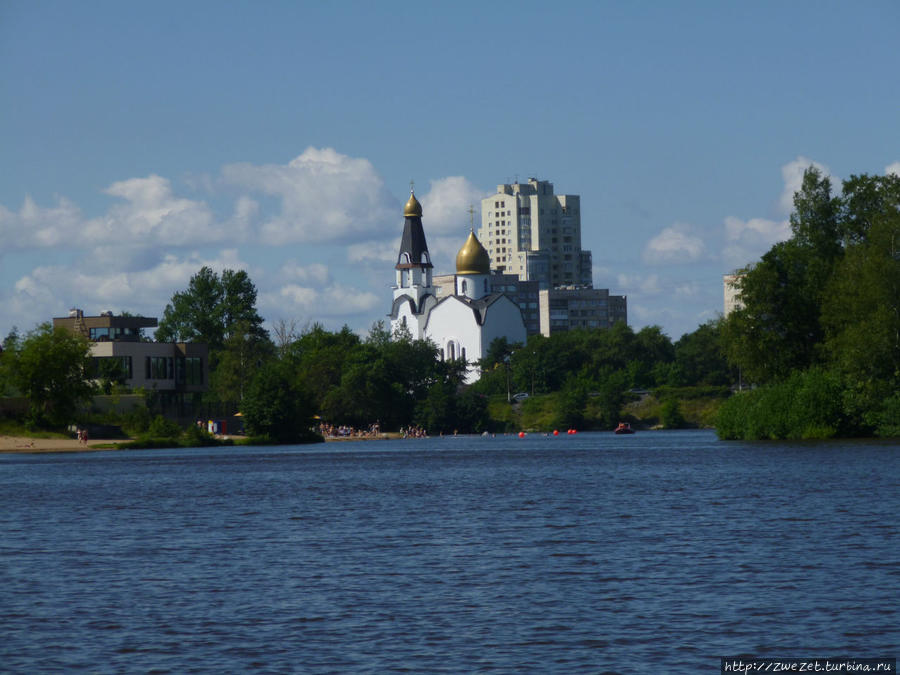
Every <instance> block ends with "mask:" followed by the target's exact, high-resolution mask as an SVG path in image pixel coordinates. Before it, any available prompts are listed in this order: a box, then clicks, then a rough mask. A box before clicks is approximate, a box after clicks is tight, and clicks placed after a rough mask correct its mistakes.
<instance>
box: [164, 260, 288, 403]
mask: <svg viewBox="0 0 900 675" xmlns="http://www.w3.org/2000/svg"><path fill="white" fill-rule="evenodd" d="M262 324H263V319H262V317H261V316H260V315H259V314H258V312H257V311H256V287H255V286H254V285H253V282H252V281H251V280H250V277H249V276H248V275H247V273H246V272H245V271H243V270H228V269H226V270H224V271H223V272H222V276H221V277H220V276H219V275H218V274H216V273H215V272H214V271H213V270H212V269H211V268H209V267H202V268H201V269H200V271H199V272H197V274H195V275H194V276H193V277H191V280H190V283H189V285H188V288H187V290H185V291H180V292H178V293H175V294H174V295H173V296H172V301H171V302H170V303H169V304H168V305H166V309H165V311H164V312H163V317H162V319H160V322H159V327H158V328H157V329H156V336H155V337H156V340H157V341H159V342H205V343H206V344H207V345H208V346H209V350H210V356H209V367H210V379H211V390H210V394H209V397H211V398H213V399H215V400H218V401H240V400H241V398H242V396H243V393H244V388H245V387H246V386H247V384H248V383H249V382H250V380H251V379H252V378H253V375H254V374H255V373H256V371H257V370H258V369H259V368H260V367H261V366H262V364H263V363H264V362H265V361H266V360H267V359H268V358H270V357H271V356H272V355H273V354H274V351H275V347H274V345H273V344H272V342H271V340H270V339H269V335H268V332H267V331H266V330H265V329H264V328H263V327H262Z"/></svg>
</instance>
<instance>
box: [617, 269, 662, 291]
mask: <svg viewBox="0 0 900 675" xmlns="http://www.w3.org/2000/svg"><path fill="white" fill-rule="evenodd" d="M616 281H617V282H618V284H619V285H618V287H617V288H618V290H617V293H621V294H624V295H633V294H635V293H640V294H643V295H659V294H660V293H662V286H661V285H660V283H659V275H657V274H650V275H648V276H646V277H644V276H641V275H638V274H620V275H619V276H618V278H617V279H616Z"/></svg>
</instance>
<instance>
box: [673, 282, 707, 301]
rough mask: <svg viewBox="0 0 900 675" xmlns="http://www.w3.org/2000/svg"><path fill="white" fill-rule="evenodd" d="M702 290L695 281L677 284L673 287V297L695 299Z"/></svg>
mask: <svg viewBox="0 0 900 675" xmlns="http://www.w3.org/2000/svg"><path fill="white" fill-rule="evenodd" d="M701 291H702V289H701V287H700V284H699V283H697V282H696V281H689V282H687V283H683V284H678V285H677V286H675V297H677V298H696V297H697V296H699V295H700V293H701Z"/></svg>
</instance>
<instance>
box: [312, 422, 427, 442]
mask: <svg viewBox="0 0 900 675" xmlns="http://www.w3.org/2000/svg"><path fill="white" fill-rule="evenodd" d="M319 433H320V434H322V436H324V437H325V438H381V437H382V435H383V434H382V433H381V424H380V423H378V422H374V423H373V424H370V425H369V426H368V428H366V429H357V428H356V427H351V426H348V425H346V424H341V425H334V424H329V423H328V422H322V423H321V424H319ZM400 437H401V438H428V432H427V431H425V429H423V428H422V427H420V426H416V425H410V426H408V427H403V428H402V429H400Z"/></svg>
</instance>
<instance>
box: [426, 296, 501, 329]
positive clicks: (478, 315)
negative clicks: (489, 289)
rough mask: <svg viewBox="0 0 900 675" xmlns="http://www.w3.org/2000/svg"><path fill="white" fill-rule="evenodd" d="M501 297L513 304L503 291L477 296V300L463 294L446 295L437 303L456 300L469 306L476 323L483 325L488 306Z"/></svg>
mask: <svg viewBox="0 0 900 675" xmlns="http://www.w3.org/2000/svg"><path fill="white" fill-rule="evenodd" d="M503 298H506V299H507V300H508V301H509V302H512V303H513V304H514V305H515V303H514V302H513V301H512V300H511V299H510V298H509V296H508V295H506V294H505V293H489V294H487V295H485V296H483V297H481V298H478V299H477V300H472V299H471V298H467V297H466V296H464V295H448V296H446V297H444V298H441V299H440V300H439V301H438V305H441V304H443V303H444V302H446V301H447V300H457V301H459V302H461V303H463V304H464V305H466V306H467V307H469V309H471V310H472V312H473V313H474V314H475V320H476V321H477V322H478V325H479V326H483V325H484V320H485V318H486V317H487V310H488V308H489V307H490V306H491V305H493V304H494V303H495V302H497V301H498V300H502V299H503ZM516 308H518V305H516Z"/></svg>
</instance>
